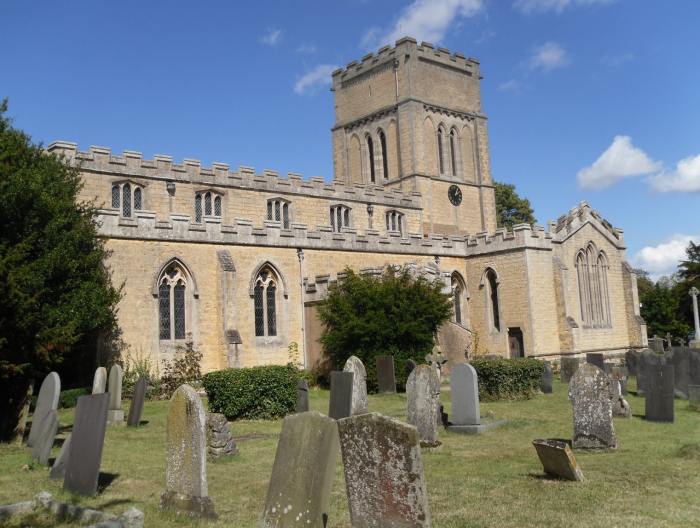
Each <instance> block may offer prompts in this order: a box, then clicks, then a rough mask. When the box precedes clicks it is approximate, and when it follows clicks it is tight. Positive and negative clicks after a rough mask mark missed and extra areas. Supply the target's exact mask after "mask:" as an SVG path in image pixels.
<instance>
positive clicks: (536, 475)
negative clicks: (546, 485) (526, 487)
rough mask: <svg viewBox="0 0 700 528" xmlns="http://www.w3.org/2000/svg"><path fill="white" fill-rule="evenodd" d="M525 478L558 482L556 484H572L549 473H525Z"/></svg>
mask: <svg viewBox="0 0 700 528" xmlns="http://www.w3.org/2000/svg"><path fill="white" fill-rule="evenodd" d="M524 476H526V477H528V478H531V479H533V480H548V481H555V482H556V481H558V482H573V481H572V480H569V479H565V478H562V477H560V476H559V475H552V474H551V473H534V472H532V471H530V472H529V473H525V475H524Z"/></svg>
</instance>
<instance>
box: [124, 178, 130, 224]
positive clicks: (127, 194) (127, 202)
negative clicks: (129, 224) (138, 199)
mask: <svg viewBox="0 0 700 528" xmlns="http://www.w3.org/2000/svg"><path fill="white" fill-rule="evenodd" d="M122 215H123V216H131V185H129V184H128V183H125V184H124V187H122Z"/></svg>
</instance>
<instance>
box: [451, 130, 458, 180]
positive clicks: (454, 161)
mask: <svg viewBox="0 0 700 528" xmlns="http://www.w3.org/2000/svg"><path fill="white" fill-rule="evenodd" d="M457 144H458V142H457V140H456V138H455V131H454V130H452V131H451V132H450V156H451V161H452V176H457V156H456V148H457Z"/></svg>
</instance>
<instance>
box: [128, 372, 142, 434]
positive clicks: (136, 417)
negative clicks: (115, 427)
mask: <svg viewBox="0 0 700 528" xmlns="http://www.w3.org/2000/svg"><path fill="white" fill-rule="evenodd" d="M146 388H147V386H146V378H139V380H138V381H137V382H136V385H135V386H134V394H133V396H132V397H131V406H130V407H129V418H127V420H126V425H128V426H129V427H138V426H139V425H141V415H142V414H143V404H144V402H145V401H146Z"/></svg>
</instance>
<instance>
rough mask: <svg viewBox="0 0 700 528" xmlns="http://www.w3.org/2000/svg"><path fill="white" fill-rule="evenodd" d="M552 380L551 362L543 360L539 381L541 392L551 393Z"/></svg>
mask: <svg viewBox="0 0 700 528" xmlns="http://www.w3.org/2000/svg"><path fill="white" fill-rule="evenodd" d="M553 381H554V374H552V362H551V361H545V362H544V371H543V372H542V380H541V382H540V389H541V390H542V393H543V394H552V382H553Z"/></svg>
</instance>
